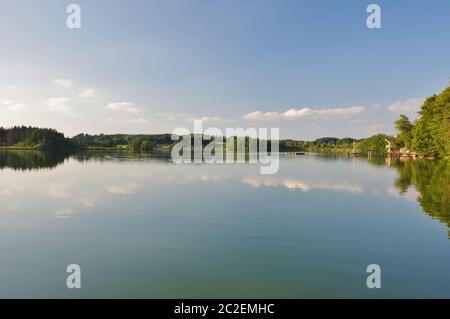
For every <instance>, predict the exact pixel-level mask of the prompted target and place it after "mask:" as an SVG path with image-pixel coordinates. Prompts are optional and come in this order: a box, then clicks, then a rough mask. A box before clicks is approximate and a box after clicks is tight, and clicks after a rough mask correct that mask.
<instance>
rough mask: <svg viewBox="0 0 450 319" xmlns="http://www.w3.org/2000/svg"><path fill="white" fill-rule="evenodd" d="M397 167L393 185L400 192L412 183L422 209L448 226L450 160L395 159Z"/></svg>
mask: <svg viewBox="0 0 450 319" xmlns="http://www.w3.org/2000/svg"><path fill="white" fill-rule="evenodd" d="M391 165H392V166H394V167H395V168H396V169H397V172H398V177H397V180H396V181H395V186H396V187H398V189H399V191H400V193H401V194H402V193H405V192H406V191H407V190H408V187H409V186H411V185H414V186H415V188H416V189H417V191H418V192H419V194H420V195H419V197H418V201H419V203H420V206H422V209H423V210H424V211H425V212H426V213H427V214H429V215H430V216H431V217H432V218H435V219H437V220H439V221H440V222H442V223H445V224H447V225H448V226H449V227H450V183H449V181H450V162H449V161H430V160H416V161H411V160H408V161H395V162H392V163H391Z"/></svg>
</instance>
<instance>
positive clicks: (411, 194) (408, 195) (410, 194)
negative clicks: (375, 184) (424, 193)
mask: <svg viewBox="0 0 450 319" xmlns="http://www.w3.org/2000/svg"><path fill="white" fill-rule="evenodd" d="M386 192H387V193H388V194H389V195H391V196H393V197H397V198H404V199H406V200H408V201H410V202H417V198H418V197H419V195H420V193H419V192H418V191H417V190H416V188H415V187H409V188H408V189H407V190H406V192H404V193H400V191H399V190H398V189H397V188H395V187H389V188H388V189H387V190H386Z"/></svg>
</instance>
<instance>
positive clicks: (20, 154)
mask: <svg viewBox="0 0 450 319" xmlns="http://www.w3.org/2000/svg"><path fill="white" fill-rule="evenodd" d="M69 156H70V153H66V152H48V151H47V152H42V151H0V169H4V168H11V169H13V170H22V171H26V170H38V169H47V168H48V169H52V168H55V167H56V166H58V165H59V164H62V163H64V161H65V160H66V159H67V158H69Z"/></svg>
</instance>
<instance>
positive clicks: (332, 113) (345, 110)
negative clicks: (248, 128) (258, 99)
mask: <svg viewBox="0 0 450 319" xmlns="http://www.w3.org/2000/svg"><path fill="white" fill-rule="evenodd" d="M364 110H365V107H363V106H350V107H339V108H329V109H318V110H315V109H310V108H308V107H304V108H301V109H290V110H288V111H286V112H284V113H279V112H265V113H264V112H260V111H256V112H252V113H248V114H245V115H244V116H243V117H242V118H243V119H245V120H250V121H268V120H275V119H298V118H304V117H314V118H328V117H350V116H353V115H356V114H359V113H361V112H363V111H364Z"/></svg>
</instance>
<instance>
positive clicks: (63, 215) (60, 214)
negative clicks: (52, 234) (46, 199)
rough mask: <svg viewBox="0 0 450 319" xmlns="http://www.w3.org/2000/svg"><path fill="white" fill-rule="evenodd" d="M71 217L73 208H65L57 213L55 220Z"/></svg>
mask: <svg viewBox="0 0 450 319" xmlns="http://www.w3.org/2000/svg"><path fill="white" fill-rule="evenodd" d="M70 215H72V209H71V208H63V209H59V210H57V211H55V218H58V219H63V218H69V217H70Z"/></svg>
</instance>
